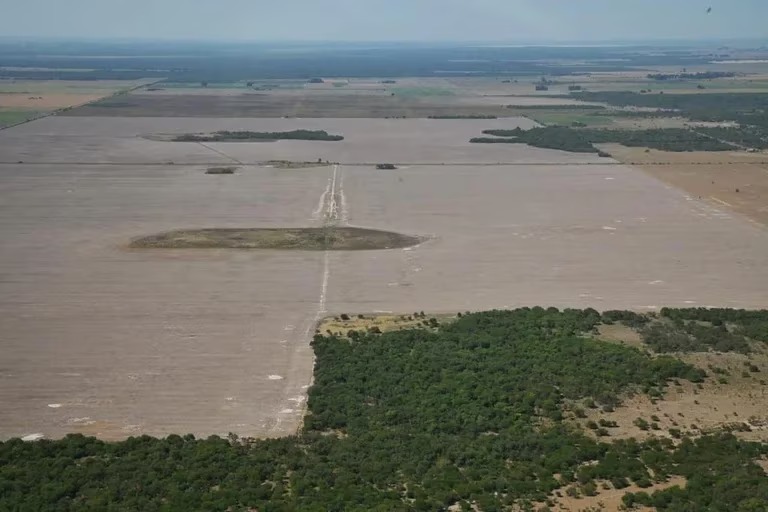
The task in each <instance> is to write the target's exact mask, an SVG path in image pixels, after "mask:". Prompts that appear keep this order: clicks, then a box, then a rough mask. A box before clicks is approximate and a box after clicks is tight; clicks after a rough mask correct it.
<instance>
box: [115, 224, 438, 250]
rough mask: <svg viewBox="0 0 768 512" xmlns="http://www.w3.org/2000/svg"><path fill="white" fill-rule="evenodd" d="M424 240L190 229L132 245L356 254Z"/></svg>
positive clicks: (342, 232)
mask: <svg viewBox="0 0 768 512" xmlns="http://www.w3.org/2000/svg"><path fill="white" fill-rule="evenodd" d="M422 241H423V239H422V238H419V237H415V236H409V235H402V234H400V233H392V232H390V231H379V230H374V229H363V228H345V227H326V228H283V229H281V228H243V229H236V228H232V229H224V228H214V229H189V230H179V231H171V232H168V233H160V234H158V235H152V236H148V237H144V238H139V239H136V240H134V241H133V242H131V244H130V247H132V248H136V249H284V250H301V251H355V250H377V249H397V248H402V247H410V246H413V245H418V244H419V243H421V242H422Z"/></svg>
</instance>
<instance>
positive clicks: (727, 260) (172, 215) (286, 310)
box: [0, 118, 768, 438]
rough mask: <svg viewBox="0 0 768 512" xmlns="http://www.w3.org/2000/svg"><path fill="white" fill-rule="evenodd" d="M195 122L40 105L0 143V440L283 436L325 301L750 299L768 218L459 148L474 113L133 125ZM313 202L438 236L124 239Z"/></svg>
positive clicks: (303, 220) (652, 187) (562, 165)
mask: <svg viewBox="0 0 768 512" xmlns="http://www.w3.org/2000/svg"><path fill="white" fill-rule="evenodd" d="M209 121H210V120H190V121H189V122H188V123H187V121H183V122H181V121H179V120H174V119H153V120H147V119H107V118H77V119H75V118H51V119H45V120H41V121H36V122H33V123H30V124H28V125H25V126H22V127H19V128H14V129H12V130H7V131H6V132H4V133H2V134H0V151H1V152H2V154H3V156H4V158H7V159H8V160H10V161H16V160H24V161H27V162H29V161H30V158H33V157H34V158H36V159H37V161H39V162H43V163H39V164H33V163H25V164H15V163H6V164H0V192H2V195H1V196H0V197H2V200H1V202H0V236H2V239H3V250H2V252H0V333H1V334H0V336H2V338H1V339H0V343H1V346H2V350H3V360H2V364H1V365H0V382H2V386H1V387H0V407H2V410H3V414H2V415H0V436H2V437H9V436H23V435H28V434H33V433H43V434H45V435H48V436H60V435H63V434H64V433H66V432H71V431H82V432H86V433H90V434H98V435H101V436H102V437H106V438H120V437H125V436H127V435H131V434H135V433H139V432H143V433H148V434H153V435H165V434H168V433H171V432H193V433H195V434H198V435H207V434H211V433H218V434H226V433H227V432H228V431H234V432H238V433H239V434H242V435H254V436H278V435H284V434H286V433H289V432H291V431H292V430H293V429H295V428H296V427H297V426H298V425H299V422H300V418H301V412H302V406H303V400H304V394H303V393H304V390H305V389H304V388H305V386H307V385H308V384H309V382H310V379H311V372H312V354H311V349H310V347H309V345H308V338H309V336H310V335H311V332H312V328H313V322H314V321H315V320H316V319H318V318H319V316H320V315H322V314H323V312H324V311H325V310H328V311H329V312H331V313H342V312H347V313H352V312H376V311H404V312H409V311H415V310H430V311H441V310H442V311H446V312H451V311H464V310H479V309H487V308H494V307H499V308H500V307H515V306H522V305H539V304H543V305H554V306H561V307H564V306H574V307H581V306H593V307H596V308H599V309H607V308H632V309H650V308H651V307H658V306H662V305H680V306H683V305H701V306H731V307H765V306H768V297H767V296H766V294H765V289H766V288H768V231H766V230H765V229H764V228H762V227H760V226H757V225H755V224H751V223H749V222H746V221H745V220H744V219H743V218H741V217H740V216H738V215H737V214H733V213H729V212H728V211H726V210H725V209H723V208H717V207H715V206H713V205H710V204H708V203H706V202H703V201H702V202H700V201H698V200H696V199H692V198H687V197H686V196H685V194H684V193H682V192H680V191H678V190H677V189H674V188H671V187H667V186H665V185H664V184H663V183H662V182H660V181H657V180H656V179H654V178H652V177H650V176H648V175H646V174H644V173H643V172H640V171H637V170H633V169H631V168H628V167H626V166H622V165H617V164H610V162H608V163H607V164H606V162H605V161H604V160H603V161H602V162H601V161H599V159H597V158H596V157H593V156H588V155H585V156H582V155H569V154H567V153H562V152H557V151H547V150H540V149H532V148H527V147H523V146H514V147H511V148H484V147H476V146H475V145H469V144H468V143H466V140H467V134H468V133H469V132H474V131H476V129H477V128H479V127H480V126H487V125H488V124H489V123H493V122H489V121H480V122H476V121H455V122H452V121H431V123H437V124H434V125H433V124H429V123H430V121H429V120H378V121H362V120H328V119H326V120H301V121H299V120H263V121H254V122H250V121H243V120H240V121H232V120H217V121H216V123H217V127H218V126H232V125H235V124H236V123H238V122H239V123H242V125H243V126H246V125H247V126H248V127H251V126H257V127H262V126H264V127H267V126H268V127H278V128H279V127H282V126H284V125H286V126H293V125H295V124H296V123H299V122H304V123H306V124H307V125H308V126H310V127H315V126H321V125H322V127H323V128H324V127H326V126H328V127H329V128H330V129H332V130H334V131H340V132H341V133H344V134H345V135H348V139H347V140H345V141H343V142H341V143H338V145H336V143H334V144H331V145H330V146H329V145H328V144H326V143H309V142H290V143H283V142H280V143H275V144H267V145H265V144H255V145H249V144H236V145H226V144H223V145H217V146H216V149H219V150H223V151H221V152H220V153H217V152H212V151H209V150H207V149H206V148H203V147H201V146H200V145H197V144H191V145H190V144H182V145H181V146H179V145H177V144H174V143H162V142H152V141H147V140H145V139H142V138H141V137H140V135H142V134H144V133H146V132H147V131H151V132H160V133H161V132H167V131H173V130H179V131H189V130H193V131H194V130H195V129H197V128H196V127H197V126H200V124H206V123H208V122H209ZM501 122H502V121H498V123H501ZM467 123H468V124H467ZM473 123H475V124H474V125H473ZM425 126H429V127H432V126H435V128H432V129H431V130H428V131H427V130H424V127H425ZM493 126H494V125H493V124H491V126H490V127H493ZM230 146H236V147H237V150H236V151H237V152H236V153H235V150H234V148H232V147H230ZM265 148H267V149H266V150H265ZM328 148H331V149H328ZM395 150H397V154H398V155H404V156H403V158H408V159H411V160H413V161H415V162H423V163H429V164H430V165H412V166H406V167H405V168H401V169H399V170H396V171H378V170H376V169H374V168H373V167H372V166H364V167H360V166H354V165H342V166H341V167H340V168H338V169H337V170H336V171H335V170H334V169H335V168H334V167H333V166H329V167H319V168H307V169H275V168H264V167H258V166H255V165H249V166H246V167H244V168H243V169H241V170H240V171H238V173H237V174H235V175H229V176H210V175H205V174H204V172H205V169H206V165H205V164H206V163H208V162H215V163H217V164H227V163H228V161H227V155H234V156H235V157H236V158H237V159H239V160H243V161H246V162H258V161H263V160H268V159H276V158H279V157H288V158H289V159H292V160H299V161H304V160H309V159H312V158H314V159H315V160H316V159H317V158H318V157H319V156H321V155H322V156H324V157H326V156H327V158H329V159H331V161H341V162H345V161H346V162H350V161H352V162H354V161H356V160H358V159H364V160H368V161H377V160H384V159H385V158H386V160H393V159H394V158H392V156H393V152H394V151H395ZM322 151H329V153H327V154H323V153H322ZM310 155H313V156H312V157H311V156H310ZM502 157H503V160H502ZM441 158H442V159H443V161H445V162H447V163H452V164H453V165H440V161H441ZM140 159H146V160H149V161H160V162H162V161H165V160H174V161H176V162H177V163H176V164H175V165H140V164H136V165H132V164H131V162H136V161H137V160H140ZM67 160H69V161H70V162H90V165H80V164H77V163H66V162H67ZM395 160H396V159H395ZM473 161H477V162H489V163H493V162H499V161H508V162H509V163H510V164H513V165H496V164H494V165H490V166H488V165H486V166H483V165H470V164H469V163H468V162H473ZM44 162H51V163H44ZM99 162H102V163H101V164H100V163H99ZM461 162H465V164H464V165H461ZM115 164H119V165H115ZM529 164H531V165H529ZM566 164H567V165H566ZM334 175H335V176H336V178H335V179H334ZM334 205H335V206H334ZM329 208H330V209H331V210H333V211H334V212H336V213H335V215H337V216H338V217H339V219H341V220H342V221H344V220H346V221H348V224H350V225H353V226H363V227H370V228H378V229H387V230H392V231H397V232H403V233H408V234H415V235H427V236H431V237H434V239H433V240H431V241H429V242H427V243H424V244H422V245H420V246H418V247H415V248H406V249H400V250H391V251H371V252H367V253H360V252H355V253H351V252H337V253H311V252H310V253H307V252H285V251H269V252H258V251H257V252H248V251H226V250H203V251H199V250H195V251H193V252H189V251H183V250H182V251H179V250H159V251H131V250H126V249H125V245H126V244H127V243H128V241H129V240H130V239H132V238H133V237H137V236H142V235H146V234H152V233H157V232H161V231H167V230H173V229H180V228H199V227H286V226H287V227H301V226H312V225H315V226H317V225H322V223H323V222H324V218H325V217H326V216H327V215H326V214H324V212H326V211H328V209H329Z"/></svg>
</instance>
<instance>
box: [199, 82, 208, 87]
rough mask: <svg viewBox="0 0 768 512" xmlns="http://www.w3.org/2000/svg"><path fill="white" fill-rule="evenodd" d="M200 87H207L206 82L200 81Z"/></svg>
mask: <svg viewBox="0 0 768 512" xmlns="http://www.w3.org/2000/svg"><path fill="white" fill-rule="evenodd" d="M200 87H208V82H200Z"/></svg>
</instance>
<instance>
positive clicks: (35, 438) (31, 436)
mask: <svg viewBox="0 0 768 512" xmlns="http://www.w3.org/2000/svg"><path fill="white" fill-rule="evenodd" d="M44 437H45V434H40V433H37V434H29V435H26V436H24V437H22V438H21V440H22V441H39V440H40V439H42V438H44Z"/></svg>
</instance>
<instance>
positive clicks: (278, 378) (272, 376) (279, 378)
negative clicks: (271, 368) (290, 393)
mask: <svg viewBox="0 0 768 512" xmlns="http://www.w3.org/2000/svg"><path fill="white" fill-rule="evenodd" d="M267 378H268V379H269V380H283V377H281V376H280V375H270V376H269V377H267Z"/></svg>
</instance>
